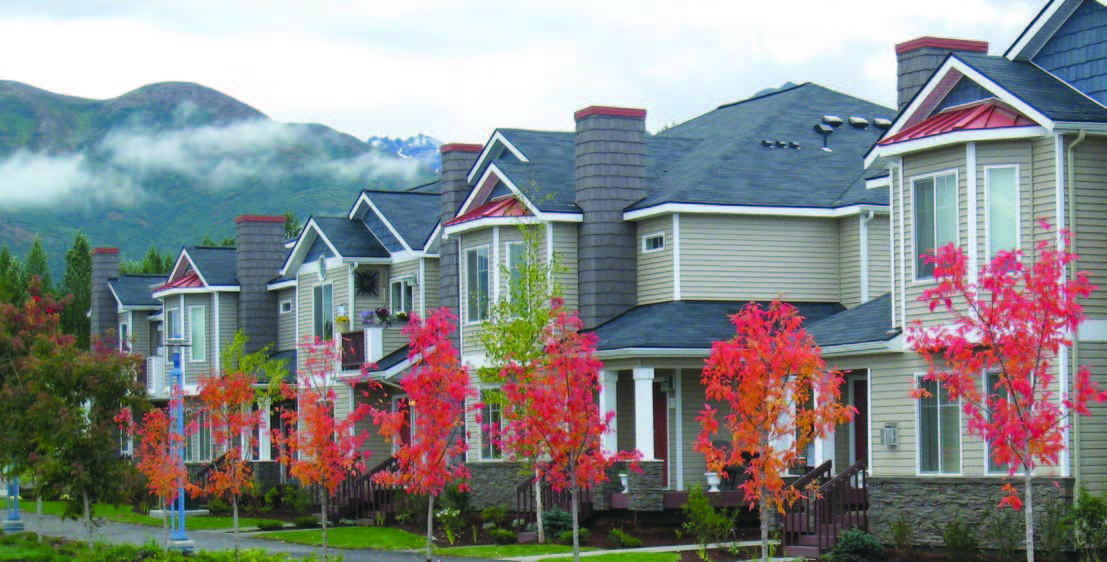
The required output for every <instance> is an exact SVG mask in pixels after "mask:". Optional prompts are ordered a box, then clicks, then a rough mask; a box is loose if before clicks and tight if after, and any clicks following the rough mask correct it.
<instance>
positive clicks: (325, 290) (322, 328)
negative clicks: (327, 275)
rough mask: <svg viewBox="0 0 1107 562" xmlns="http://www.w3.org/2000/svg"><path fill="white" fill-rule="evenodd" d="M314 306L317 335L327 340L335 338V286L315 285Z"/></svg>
mask: <svg viewBox="0 0 1107 562" xmlns="http://www.w3.org/2000/svg"><path fill="white" fill-rule="evenodd" d="M313 306H314V310H313V312H314V315H313V316H314V319H315V322H314V326H315V337H317V338H319V339H321V340H327V341H330V340H332V339H334V286H333V285H330V284H327V285H319V286H318V287H315V298H314V299H313Z"/></svg>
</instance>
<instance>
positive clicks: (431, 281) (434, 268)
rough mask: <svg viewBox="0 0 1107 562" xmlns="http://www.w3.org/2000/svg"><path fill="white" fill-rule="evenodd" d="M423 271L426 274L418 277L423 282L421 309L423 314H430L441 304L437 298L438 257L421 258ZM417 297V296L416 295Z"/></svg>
mask: <svg viewBox="0 0 1107 562" xmlns="http://www.w3.org/2000/svg"><path fill="white" fill-rule="evenodd" d="M423 263H424V265H423V273H424V275H425V276H426V277H425V278H424V279H420V282H421V283H422V284H423V295H424V297H425V298H426V303H424V306H423V310H424V313H423V315H424V316H427V315H430V314H431V313H433V312H434V311H435V310H438V307H439V306H441V304H440V303H441V302H442V301H441V300H440V298H439V295H438V293H439V290H440V288H439V284H438V279H439V277H438V258H426V259H424V260H423ZM416 298H418V296H416Z"/></svg>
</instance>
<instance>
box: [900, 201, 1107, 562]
mask: <svg viewBox="0 0 1107 562" xmlns="http://www.w3.org/2000/svg"><path fill="white" fill-rule="evenodd" d="M1041 226H1042V228H1043V229H1045V230H1046V231H1047V232H1048V231H1049V230H1050V227H1049V225H1048V224H1047V223H1045V222H1042V223H1041ZM1059 239H1060V240H1061V242H1062V243H1061V245H1060V246H1059V247H1058V246H1057V245H1056V244H1054V243H1052V242H1050V241H1048V240H1043V241H1042V242H1040V243H1038V245H1037V251H1038V255H1037V256H1036V258H1035V259H1033V261H1031V259H1030V258H1029V257H1027V256H1024V255H1023V253H1022V252H1021V251H1013V252H1008V251H1000V252H998V253H997V254H996V256H995V258H994V259H992V261H991V262H990V263H988V264H986V265H985V266H984V267H983V268H982V269H981V270H980V272H979V275H978V276H977V277H978V278H977V280H976V281H973V280H972V279H971V277H970V271H969V261H968V258H967V257H966V255H965V253H964V251H962V250H961V249H959V248H956V247H954V246H953V245H947V246H945V247H943V248H941V249H939V250H938V252H937V255H931V256H927V257H926V259H927V260H928V261H930V262H931V263H934V264H935V269H934V277H935V281H936V285H935V286H934V287H933V288H931V289H928V290H926V291H924V293H923V295H922V296H921V297H920V300H922V301H925V302H928V303H929V305H930V310H932V311H934V310H941V311H944V312H945V313H947V314H949V315H950V316H951V318H952V322H947V323H945V324H944V325H940V326H923V325H922V324H921V323H919V322H915V323H914V324H913V325H912V326H911V327H910V329H909V331H908V336H909V341H910V343H911V345H912V347H914V348H915V349H916V350H917V351H918V352H919V353H920V354H922V355H923V357H924V358H925V359H926V361H927V363H928V365H929V371H928V373H927V375H926V377H925V380H927V381H936V382H938V383H939V384H940V387H939V388H940V390H939V392H943V393H946V394H947V395H948V398H949V400H950V401H952V402H957V401H960V403H961V405H962V412H963V413H964V415H965V417H966V418H967V420H968V431H969V433H971V434H974V435H978V436H980V437H981V438H982V439H984V440H985V441H986V442H987V443H988V445H989V448H990V450H991V455H992V458H993V460H994V461H995V464H996V465H997V466H1004V467H1006V468H1007V470H1008V473H1009V474H1011V475H1014V474H1016V473H1018V472H1021V473H1022V475H1023V478H1024V479H1025V488H1024V499H1020V498H1019V497H1018V493H1017V490H1016V489H1015V487H1014V486H1012V485H1010V484H1008V485H1006V486H1005V489H1006V491H1007V492H1008V496H1007V497H1006V498H1005V499H1004V500H1003V502H1002V505H1009V506H1011V507H1013V508H1015V509H1021V508H1022V507H1024V503H1025V504H1026V506H1027V507H1030V506H1031V505H1032V495H1031V487H1030V485H1029V484H1030V478H1031V476H1032V475H1033V472H1034V469H1035V468H1036V467H1037V466H1039V465H1048V466H1056V465H1058V464H1059V463H1060V461H1061V454H1062V452H1063V451H1064V450H1065V431H1066V430H1067V428H1068V422H1069V417H1070V416H1071V415H1072V414H1073V413H1075V414H1079V415H1090V411H1089V410H1088V403H1089V402H1092V401H1094V402H1103V401H1105V400H1107V392H1104V391H1102V390H1100V389H1099V388H1098V387H1097V386H1096V385H1095V383H1093V382H1092V381H1091V373H1090V371H1089V370H1088V368H1087V367H1083V366H1082V367H1079V368H1077V369H1076V372H1075V376H1074V379H1073V381H1072V391H1071V393H1070V392H1069V389H1068V388H1065V387H1064V385H1061V384H1058V383H1059V381H1058V376H1057V373H1058V369H1057V363H1058V361H1059V358H1060V357H1061V356H1062V355H1063V354H1065V353H1067V347H1068V346H1070V345H1071V344H1072V341H1071V339H1070V334H1074V333H1076V331H1077V329H1078V327H1079V325H1080V323H1081V322H1082V321H1083V319H1084V310H1083V307H1082V306H1081V304H1080V299H1083V298H1086V297H1087V296H1088V295H1090V294H1091V292H1092V291H1093V290H1094V289H1095V287H1094V286H1092V285H1091V284H1090V283H1089V282H1088V279H1087V277H1086V275H1084V274H1083V273H1072V272H1070V271H1069V269H1071V268H1073V267H1074V266H1075V261H1076V259H1077V256H1076V255H1075V254H1073V253H1071V252H1069V251H1068V233H1067V232H1063V231H1062V232H1061V233H1060V237H1059ZM1070 274H1071V275H1070ZM984 373H991V374H993V376H994V378H995V381H996V382H995V384H994V385H993V386H990V387H986V385H985V383H984V382H983V381H982V380H981V377H982V375H983V374H984ZM1062 380H1063V379H1062ZM912 394H913V396H914V397H916V398H920V399H921V398H925V397H929V396H930V393H929V392H927V390H926V389H924V388H922V387H919V388H916V389H915V390H913V392H912ZM1026 520H1027V521H1026V523H1027V536H1026V541H1027V547H1028V555H1029V558H1030V559H1031V560H1032V559H1033V550H1034V548H1033V534H1032V530H1033V514H1032V509H1027V513H1026Z"/></svg>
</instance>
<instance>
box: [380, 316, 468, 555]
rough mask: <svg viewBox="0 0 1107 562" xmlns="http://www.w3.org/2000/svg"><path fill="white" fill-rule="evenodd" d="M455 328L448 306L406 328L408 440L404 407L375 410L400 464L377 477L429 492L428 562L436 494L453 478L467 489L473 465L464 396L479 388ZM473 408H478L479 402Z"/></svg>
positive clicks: (412, 490)
mask: <svg viewBox="0 0 1107 562" xmlns="http://www.w3.org/2000/svg"><path fill="white" fill-rule="evenodd" d="M453 330H454V317H453V315H452V314H450V312H449V310H447V309H445V308H443V309H440V310H438V311H436V312H434V313H433V314H432V315H431V316H430V318H428V319H427V320H426V321H425V322H424V321H423V320H421V319H420V318H419V317H417V316H413V317H412V318H411V322H410V323H409V324H408V326H407V327H406V328H404V332H405V333H406V334H407V335H408V338H409V341H410V350H409V352H408V357H409V358H410V359H411V362H412V367H411V371H410V372H408V374H407V375H405V376H404V377H403V379H401V380H400V386H402V387H403V389H404V392H405V393H407V396H408V400H409V404H410V405H411V407H412V408H413V409H414V411H415V423H414V426H413V427H412V431H411V439H410V441H409V442H407V443H404V442H403V438H402V436H403V435H404V431H403V427H404V424H405V423H406V422H407V420H406V419H405V416H406V415H407V412H406V411H404V410H400V411H397V412H391V411H386V410H376V411H374V413H373V417H374V420H375V421H376V423H377V425H379V426H380V434H381V435H383V436H384V437H385V439H387V440H388V441H389V442H391V443H393V444H396V445H398V446H399V447H398V449H397V451H396V465H397V468H396V469H395V470H392V471H384V472H381V473H378V474H377V475H376V476H375V477H374V478H376V480H377V481H378V482H380V483H382V484H385V485H389V486H399V487H402V488H403V489H404V490H406V491H407V492H408V493H412V494H426V495H427V496H428V501H427V542H426V556H427V560H428V562H429V561H430V560H431V556H432V547H433V538H434V536H433V532H434V498H435V497H436V496H438V495H441V494H442V492H443V490H445V489H446V486H448V485H450V484H451V483H454V482H460V484H459V488H460V489H461V490H463V491H464V490H467V489H468V484H466V483H465V480H466V479H468V478H469V471H468V470H467V469H466V468H465V465H464V464H463V463H462V462H461V460H462V459H463V458H464V456H465V452H466V451H468V449H469V446H468V444H467V443H466V439H465V414H466V413H467V412H468V409H467V407H466V405H465V402H466V400H470V399H472V398H475V396H476V392H475V391H474V390H473V387H472V386H471V385H470V382H469V370H468V369H467V368H466V367H465V366H464V365H462V364H461V358H460V357H459V355H458V352H457V349H456V348H454V345H453V343H451V341H450V334H451V333H452V332H453ZM469 408H471V409H475V408H476V404H472V405H471V406H469Z"/></svg>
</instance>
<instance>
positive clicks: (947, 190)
mask: <svg viewBox="0 0 1107 562" xmlns="http://www.w3.org/2000/svg"><path fill="white" fill-rule="evenodd" d="M911 186H912V191H913V196H914V206H915V217H914V218H915V279H930V278H932V277H934V264H933V263H927V262H926V259H925V258H924V257H923V256H924V255H927V254H930V255H933V254H934V252H935V251H936V250H937V249H938V248H941V247H943V246H945V245H946V244H957V173H956V172H950V173H942V174H938V175H933V176H928V177H923V178H917V179H914V180H912V181H911Z"/></svg>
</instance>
